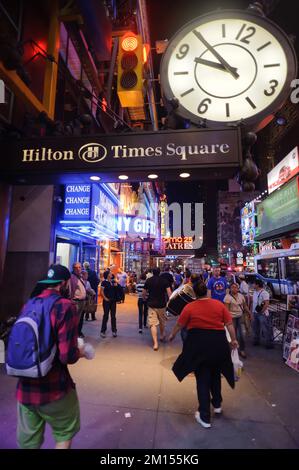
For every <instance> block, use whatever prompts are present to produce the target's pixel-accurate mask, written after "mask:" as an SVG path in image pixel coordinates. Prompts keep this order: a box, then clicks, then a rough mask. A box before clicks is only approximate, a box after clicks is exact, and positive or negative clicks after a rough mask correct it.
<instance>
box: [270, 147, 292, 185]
mask: <svg viewBox="0 0 299 470" xmlns="http://www.w3.org/2000/svg"><path fill="white" fill-rule="evenodd" d="M297 173H299V156H298V147H295V148H294V149H293V150H292V151H291V152H290V153H288V155H287V156H286V157H285V158H284V159H283V160H281V162H280V163H278V165H276V167H275V168H273V170H271V171H270V173H268V175H267V178H268V191H269V194H270V193H272V192H273V191H275V189H278V188H279V187H280V186H282V185H283V184H285V183H286V182H287V181H289V180H290V179H291V178H293V176H295V175H297Z"/></svg>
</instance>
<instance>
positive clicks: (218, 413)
mask: <svg viewBox="0 0 299 470" xmlns="http://www.w3.org/2000/svg"><path fill="white" fill-rule="evenodd" d="M214 413H215V414H216V415H221V413H222V408H221V406H220V407H219V408H214Z"/></svg>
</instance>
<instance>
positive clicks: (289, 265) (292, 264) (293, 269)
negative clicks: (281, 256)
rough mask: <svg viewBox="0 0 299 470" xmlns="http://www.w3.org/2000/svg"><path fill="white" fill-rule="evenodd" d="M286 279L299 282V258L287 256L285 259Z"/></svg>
mask: <svg viewBox="0 0 299 470" xmlns="http://www.w3.org/2000/svg"><path fill="white" fill-rule="evenodd" d="M286 261H287V262H286V277H287V279H290V280H292V281H298V280H299V256H288V258H287V259H286Z"/></svg>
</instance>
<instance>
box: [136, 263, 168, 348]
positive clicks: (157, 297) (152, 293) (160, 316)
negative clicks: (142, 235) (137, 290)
mask: <svg viewBox="0 0 299 470" xmlns="http://www.w3.org/2000/svg"><path fill="white" fill-rule="evenodd" d="M147 296H148V299H147ZM170 296H171V288H170V286H169V282H168V281H167V280H166V279H164V278H163V277H161V276H160V269H159V268H154V269H153V276H152V277H150V278H149V279H147V280H146V282H145V284H144V289H143V291H142V297H143V300H147V304H148V307H149V313H148V325H149V327H150V329H151V335H152V339H153V349H154V351H158V348H159V346H158V330H157V327H158V326H159V328H160V341H162V342H163V341H165V339H166V335H165V324H166V321H167V317H166V303H167V300H168V298H169V297H170Z"/></svg>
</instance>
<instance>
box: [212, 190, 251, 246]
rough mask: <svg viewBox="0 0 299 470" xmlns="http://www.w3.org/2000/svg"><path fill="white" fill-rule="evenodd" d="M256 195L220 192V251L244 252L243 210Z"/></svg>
mask: <svg viewBox="0 0 299 470" xmlns="http://www.w3.org/2000/svg"><path fill="white" fill-rule="evenodd" d="M255 194H256V193H250V195H249V194H248V193H240V192H229V191H218V201H219V204H218V244H219V247H218V248H219V251H220V252H223V251H225V250H227V248H231V250H232V251H236V252H237V251H240V250H242V247H243V243H242V232H241V210H242V209H243V207H244V206H245V203H246V202H248V199H249V197H251V198H254V197H255Z"/></svg>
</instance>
